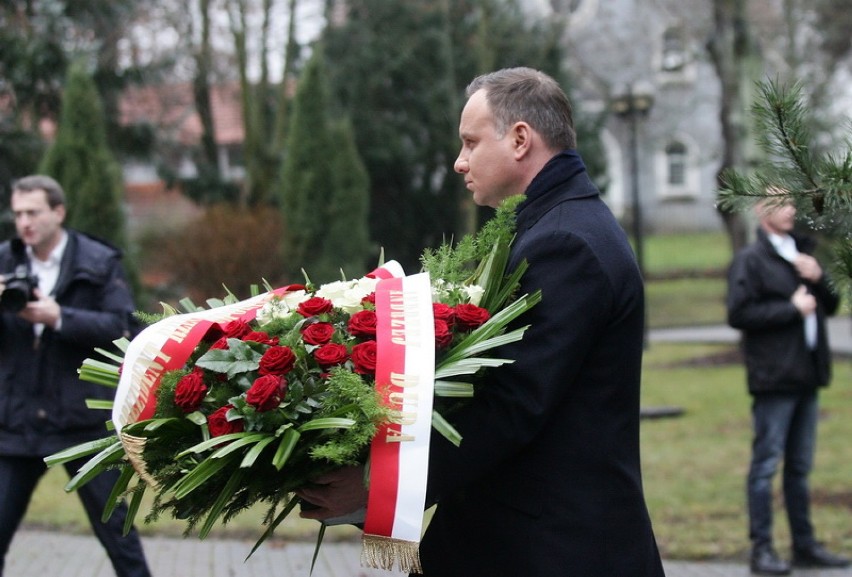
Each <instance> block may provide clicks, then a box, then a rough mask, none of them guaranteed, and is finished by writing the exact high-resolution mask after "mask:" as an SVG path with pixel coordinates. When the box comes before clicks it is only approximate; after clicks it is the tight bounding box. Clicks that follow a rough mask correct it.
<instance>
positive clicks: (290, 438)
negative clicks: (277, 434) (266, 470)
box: [272, 428, 302, 471]
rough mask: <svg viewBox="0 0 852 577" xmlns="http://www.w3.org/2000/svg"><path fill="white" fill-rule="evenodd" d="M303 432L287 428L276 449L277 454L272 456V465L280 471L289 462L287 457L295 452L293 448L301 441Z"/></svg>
mask: <svg viewBox="0 0 852 577" xmlns="http://www.w3.org/2000/svg"><path fill="white" fill-rule="evenodd" d="M301 436H302V434H301V433H300V432H299V431H297V430H296V429H292V428H291V429H287V430H286V431H284V434H283V435H282V436H281V442H280V443H279V444H278V448H277V449H276V450H275V455H274V456H273V457H272V465H273V466H274V467H275V468H276V469H278V470H279V471H280V470H281V469H282V468H283V467H284V465H285V464H286V463H287V459H289V458H290V455H292V454H293V449H294V448H296V443H298V442H299V437H301Z"/></svg>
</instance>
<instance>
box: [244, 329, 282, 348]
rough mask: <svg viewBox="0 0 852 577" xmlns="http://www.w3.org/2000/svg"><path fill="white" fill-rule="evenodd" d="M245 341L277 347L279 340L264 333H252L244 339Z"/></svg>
mask: <svg viewBox="0 0 852 577" xmlns="http://www.w3.org/2000/svg"><path fill="white" fill-rule="evenodd" d="M243 340H244V341H253V342H255V343H260V344H262V345H277V344H278V338H277V337H271V336H269V333H267V332H264V331H251V332H250V333H248V334H247V335H245V336H244V337H243Z"/></svg>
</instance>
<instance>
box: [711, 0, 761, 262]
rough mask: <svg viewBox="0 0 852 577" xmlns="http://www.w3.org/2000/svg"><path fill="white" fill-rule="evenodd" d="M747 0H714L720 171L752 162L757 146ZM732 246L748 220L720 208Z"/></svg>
mask: <svg viewBox="0 0 852 577" xmlns="http://www.w3.org/2000/svg"><path fill="white" fill-rule="evenodd" d="M747 6H748V1H747V0H714V1H713V12H714V19H715V28H714V30H713V34H712V36H711V38H710V39H709V41H708V43H707V49H708V51H709V53H710V57H711V59H712V61H713V65H714V66H715V68H716V73H717V74H718V76H719V81H720V83H721V88H722V97H721V103H720V107H719V120H720V123H721V127H722V139H723V148H722V164H721V166H720V167H719V172H718V173H717V182H719V183H721V176H722V173H723V172H724V171H725V170H727V169H730V168H737V169H739V170H742V169H748V168H749V167H750V166H753V164H754V160H755V158H756V154H757V153H756V150H755V149H754V147H753V146H750V144H749V143H750V136H749V134H750V126H749V124H750V123H749V116H748V113H749V109H750V101H751V98H750V93H751V86H752V83H753V80H754V78H753V74H752V70H753V68H754V65H755V63H759V56H758V53H757V50H756V49H755V46H754V41H753V39H752V37H751V34H750V32H749V26H748V19H747V17H746V9H747ZM719 214H720V216H721V218H722V221H723V222H724V224H725V229H726V230H727V233H728V237H729V239H730V241H731V248H732V249H733V250H734V251H736V250H737V249H739V248H741V247H742V246H744V245H745V244H746V242H747V239H748V230H747V225H746V221H745V219H744V218H743V216H742V215H741V214H739V213H735V212H729V211H724V210H721V209H720V211H719Z"/></svg>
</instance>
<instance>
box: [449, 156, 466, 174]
mask: <svg viewBox="0 0 852 577" xmlns="http://www.w3.org/2000/svg"><path fill="white" fill-rule="evenodd" d="M469 168H470V166H469V165H468V162H467V158H462V156H461V155H459V157H458V158H457V159H456V162H455V164H453V170H455V171H456V172H458V173H459V174H464V173H465V172H467V171H468V169H469Z"/></svg>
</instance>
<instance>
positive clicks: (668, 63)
mask: <svg viewBox="0 0 852 577" xmlns="http://www.w3.org/2000/svg"><path fill="white" fill-rule="evenodd" d="M685 65H686V43H685V41H684V37H683V29H682V28H680V27H673V28H669V29H667V30H666V31H665V33H664V34H663V59H662V69H663V70H665V71H667V72H675V71H678V70H681V69H683V67H684V66H685Z"/></svg>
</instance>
